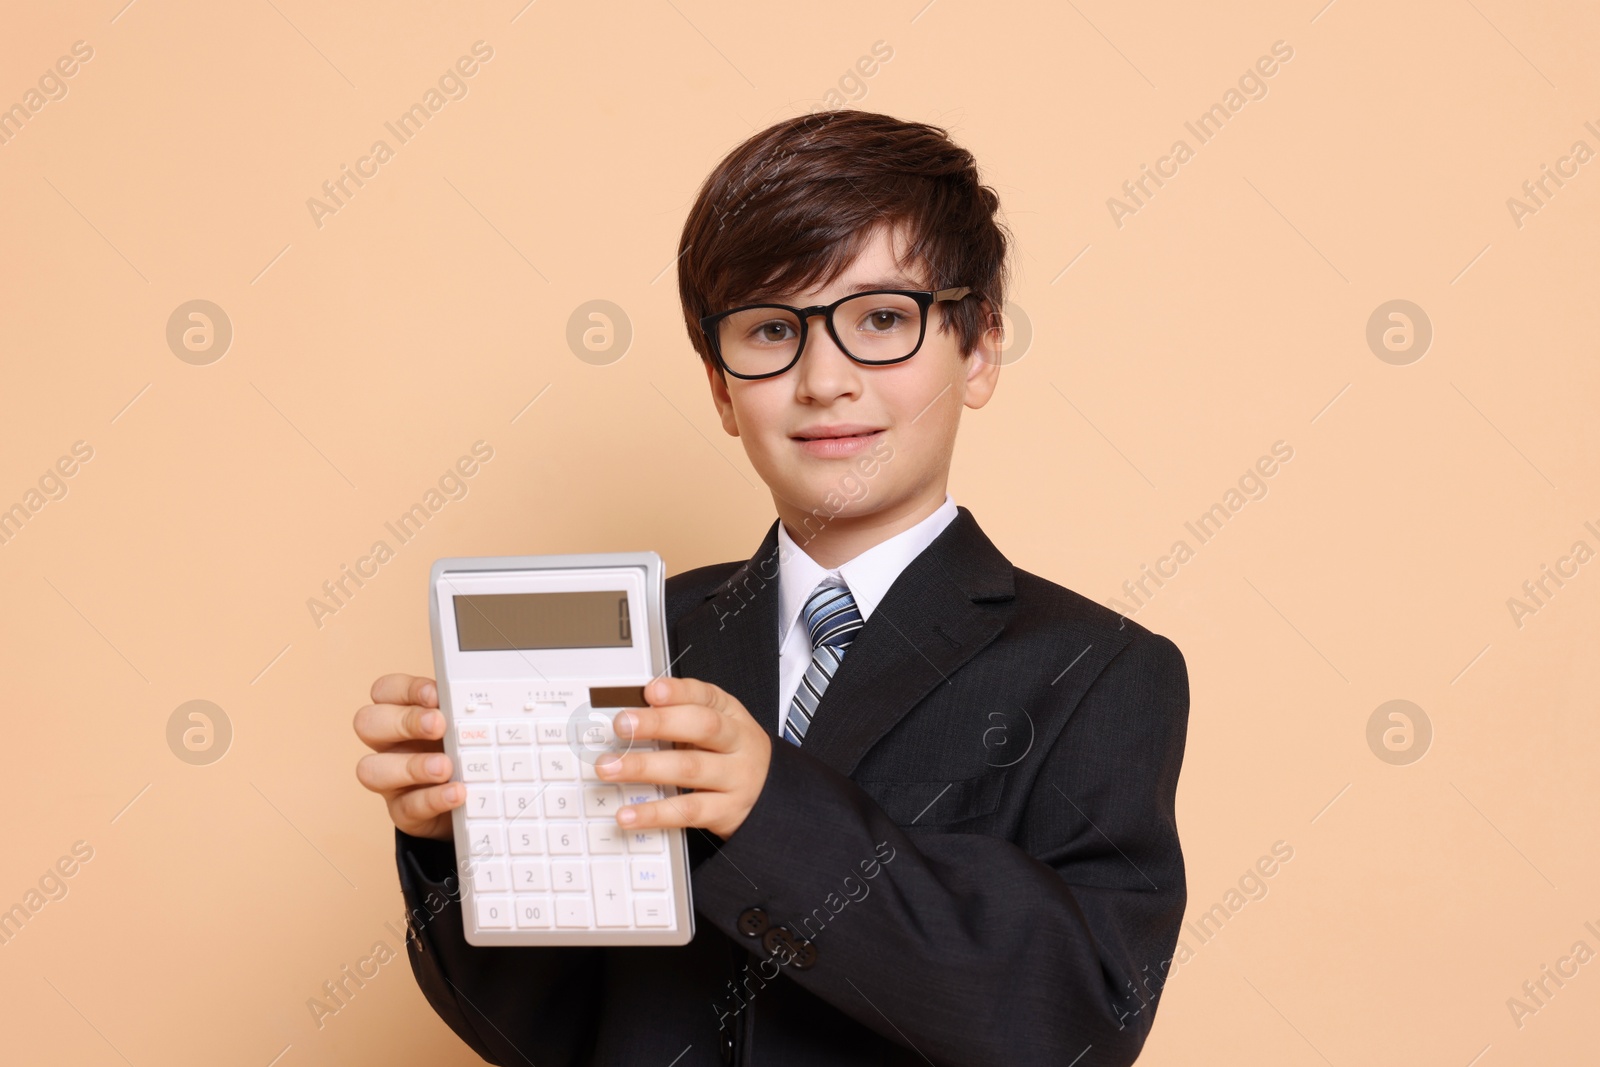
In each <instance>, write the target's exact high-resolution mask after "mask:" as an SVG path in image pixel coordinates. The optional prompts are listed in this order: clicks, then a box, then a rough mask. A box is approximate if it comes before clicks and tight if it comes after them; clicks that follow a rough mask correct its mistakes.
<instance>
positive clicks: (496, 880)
mask: <svg viewBox="0 0 1600 1067" xmlns="http://www.w3.org/2000/svg"><path fill="white" fill-rule="evenodd" d="M472 888H473V889H474V890H476V891H477V892H479V893H504V892H505V891H506V890H507V889H510V888H511V875H510V873H509V872H508V871H507V870H506V865H505V862H504V861H503V860H478V861H477V862H475V863H474V864H473V865H472Z"/></svg>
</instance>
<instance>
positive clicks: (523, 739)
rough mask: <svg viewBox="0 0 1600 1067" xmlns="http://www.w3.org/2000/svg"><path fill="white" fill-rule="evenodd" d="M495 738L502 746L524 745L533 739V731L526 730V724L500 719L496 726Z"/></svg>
mask: <svg viewBox="0 0 1600 1067" xmlns="http://www.w3.org/2000/svg"><path fill="white" fill-rule="evenodd" d="M495 736H496V737H498V738H499V739H500V743H501V744H502V745H526V744H530V743H531V741H532V738H533V731H532V730H530V729H528V724H527V723H525V722H518V721H517V720H516V719H502V720H500V722H499V723H497V724H496V731H495Z"/></svg>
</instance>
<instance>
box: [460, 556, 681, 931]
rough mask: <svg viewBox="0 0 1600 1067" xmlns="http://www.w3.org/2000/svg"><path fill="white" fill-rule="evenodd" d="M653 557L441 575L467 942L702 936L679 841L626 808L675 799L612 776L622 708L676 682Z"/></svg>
mask: <svg viewBox="0 0 1600 1067" xmlns="http://www.w3.org/2000/svg"><path fill="white" fill-rule="evenodd" d="M665 584H666V583H665V576H664V574H663V569H662V563H661V557H660V556H658V555H657V554H656V553H654V552H611V553H600V554H591V555H559V556H494V557H478V558H454V559H441V560H437V561H435V562H434V564H433V568H432V571H431V572H430V574H429V576H428V589H429V594H428V607H429V619H430V622H431V627H432V631H433V658H434V666H435V668H436V677H437V682H438V690H439V706H440V708H441V710H442V711H443V712H444V715H445V721H446V723H447V726H446V730H445V737H444V747H445V752H446V753H447V754H448V755H449V756H450V760H451V764H452V766H453V768H454V771H453V775H452V780H454V781H459V782H462V783H464V784H465V786H466V790H467V799H466V803H465V804H463V805H461V806H460V807H458V808H456V809H455V810H454V811H453V812H452V815H451V818H452V821H453V827H454V831H455V848H456V863H457V868H458V870H459V872H460V874H461V876H462V877H461V886H462V889H461V892H462V897H461V903H462V909H461V910H462V916H463V918H462V921H463V924H464V926H465V932H466V940H467V943H468V944H471V945H484V946H506V945H551V946H555V945H569V946H571V945H682V944H686V943H688V942H689V941H690V940H691V939H692V938H693V937H694V908H693V905H692V901H691V897H690V883H689V858H688V841H687V838H686V835H685V833H684V831H683V830H681V829H675V828H674V829H647V830H628V829H625V828H623V827H622V826H620V825H618V823H617V821H616V812H617V809H618V808H620V807H623V806H624V805H627V804H640V803H647V802H649V801H653V800H659V799H663V798H667V797H672V796H676V795H677V792H678V791H677V789H676V788H675V787H673V786H660V785H654V784H648V783H646V784H627V783H616V782H610V781H602V780H601V779H600V777H599V775H597V774H596V773H595V769H594V768H595V764H596V763H597V762H599V760H600V759H601V757H603V756H605V755H607V754H608V753H621V752H626V751H629V750H630V749H632V750H636V751H637V750H654V749H656V748H659V747H660V744H659V743H658V742H655V741H630V740H629V739H627V738H618V737H617V735H616V733H615V731H614V730H613V729H612V727H611V719H612V717H613V716H615V715H616V713H617V710H618V709H620V708H626V707H643V706H645V704H646V701H645V700H644V692H643V687H644V686H645V685H646V684H647V683H648V682H650V681H651V680H652V679H654V678H657V677H660V676H661V675H664V674H666V673H668V668H669V664H668V662H667V644H666V597H665Z"/></svg>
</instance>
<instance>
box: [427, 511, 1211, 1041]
mask: <svg viewBox="0 0 1600 1067" xmlns="http://www.w3.org/2000/svg"><path fill="white" fill-rule="evenodd" d="M776 551H777V523H776V522H774V523H773V525H772V527H771V528H769V529H768V531H767V535H766V538H765V539H764V540H763V541H762V544H761V547H760V548H759V549H758V550H757V551H756V553H755V555H754V556H752V557H751V559H750V560H749V561H747V562H744V563H725V564H717V565H715V566H710V567H701V568H699V569H697V570H692V571H689V572H687V573H684V574H679V575H676V576H674V577H672V578H670V579H668V581H667V615H668V621H669V627H670V631H671V633H670V639H669V647H670V654H671V656H672V658H673V662H674V668H673V673H674V674H676V675H678V676H680V677H694V678H701V679H704V680H707V681H710V682H713V683H715V684H716V685H719V686H721V687H722V688H723V689H725V690H727V691H728V692H729V693H731V694H733V695H734V696H735V697H737V698H739V700H741V701H742V702H743V703H744V705H745V707H746V708H748V709H749V711H750V713H751V714H752V715H753V716H754V717H755V718H756V719H757V721H759V722H761V723H762V724H763V725H764V726H765V727H766V729H767V730H768V732H769V733H771V734H772V735H773V737H774V742H773V751H772V763H771V768H770V770H769V772H768V776H767V781H766V783H765V785H764V787H763V788H762V791H761V794H760V796H759V797H758V799H757V800H756V803H755V806H754V807H753V808H752V809H751V811H750V814H749V816H748V817H747V818H746V820H745V821H744V823H743V825H741V826H740V827H739V829H738V830H737V831H736V832H735V833H734V834H733V835H732V836H731V837H730V838H728V840H727V841H725V842H724V841H721V840H719V839H718V838H716V837H714V836H713V835H711V834H708V833H706V832H704V831H701V830H691V831H689V834H690V841H691V849H690V853H691V855H690V862H691V867H692V881H693V888H694V904H695V910H696V913H697V915H696V935H695V938H694V940H693V941H692V942H691V943H690V944H688V945H686V946H683V947H681V948H660V947H649V948H540V949H533V948H477V947H473V946H471V945H468V944H467V943H466V941H465V940H464V938H463V936H462V923H461V912H460V905H459V900H458V899H457V898H456V897H455V896H453V894H452V893H451V890H452V889H453V888H455V883H454V882H453V881H451V880H449V879H450V876H452V875H453V874H454V872H455V859H454V852H453V850H452V846H451V845H450V843H449V842H438V841H424V840H420V839H417V838H413V837H410V836H409V835H406V834H404V833H400V832H399V831H396V833H397V860H398V863H399V868H400V884H401V886H402V888H403V890H404V893H405V896H406V901H407V906H408V908H410V909H411V910H412V921H413V925H414V927H415V928H416V933H417V936H416V937H415V938H414V939H409V940H408V949H409V956H410V960H411V965H412V970H413V972H414V973H415V975H416V978H417V981H418V983H419V984H420V985H421V987H422V991H423V993H424V994H425V995H426V996H427V998H428V1001H429V1003H431V1004H432V1005H433V1007H434V1010H436V1011H437V1012H438V1013H439V1015H440V1016H441V1017H442V1018H443V1019H444V1020H445V1022H447V1023H448V1024H449V1025H450V1027H451V1028H452V1029H454V1030H455V1032H456V1033H457V1034H459V1035H460V1036H461V1038H462V1040H464V1041H466V1042H467V1043H468V1044H469V1045H471V1046H472V1048H473V1049H475V1050H476V1051H477V1052H478V1053H479V1054H480V1055H482V1056H483V1057H484V1058H485V1059H486V1060H488V1061H490V1062H491V1063H496V1064H503V1065H512V1064H537V1065H538V1067H555V1065H558V1064H605V1065H613V1064H615V1065H627V1067H635V1065H641V1064H642V1065H647V1067H667V1065H668V1064H672V1065H673V1067H713V1065H719V1064H722V1063H725V1062H738V1063H741V1064H758V1065H760V1067H778V1065H790V1064H796V1065H798V1064H806V1065H812V1064H830V1065H831V1064H912V1063H916V1064H921V1063H927V1062H931V1063H934V1064H938V1065H945V1064H995V1065H1008V1067H1016V1065H1024V1064H1060V1065H1062V1067H1065V1065H1067V1064H1073V1065H1074V1067H1103V1065H1116V1064H1128V1063H1132V1062H1133V1060H1134V1059H1135V1057H1136V1056H1137V1055H1138V1053H1139V1049H1140V1048H1141V1046H1142V1045H1143V1043H1144V1040H1145V1037H1146V1035H1147V1034H1148V1033H1149V1030H1150V1024H1151V1020H1152V1017H1153V1016H1154V1014H1155V1005H1156V997H1157V995H1158V994H1159V993H1160V989H1161V985H1162V982H1163V981H1164V979H1165V975H1166V970H1167V968H1168V966H1169V965H1170V959H1171V956H1172V950H1173V947H1174V945H1175V943H1176V941H1177V936H1178V926H1179V922H1180V921H1181V919H1182V916H1183V910H1184V902H1185V896H1186V893H1185V884H1184V871H1183V856H1182V853H1181V851H1180V849H1179V844H1178V832H1177V826H1176V823H1175V820H1174V812H1173V800H1174V793H1175V791H1176V788H1177V783H1178V770H1179V767H1180V765H1181V763H1182V760H1183V748H1184V734H1185V729H1186V726H1187V721H1188V708H1189V691H1188V677H1187V673H1186V670H1185V666H1184V661H1183V656H1182V654H1181V653H1180V652H1179V651H1178V649H1177V647H1176V646H1175V645H1173V643H1172V642H1171V641H1169V640H1167V639H1166V638H1164V637H1161V636H1159V635H1157V634H1153V633H1151V632H1149V631H1148V630H1146V629H1144V628H1142V627H1140V626H1138V625H1137V624H1135V623H1133V622H1131V621H1129V620H1127V619H1124V618H1122V617H1120V616H1118V615H1117V614H1116V613H1114V612H1112V611H1110V610H1108V609H1106V608H1104V607H1101V606H1100V605H1098V604H1095V603H1093V602H1092V601H1089V600H1086V599H1084V598H1083V597H1081V596H1079V595H1078V594H1076V593H1074V592H1072V591H1070V590H1068V589H1064V588H1062V587H1061V586H1058V585H1055V584H1053V583H1051V582H1049V581H1046V580H1045V579H1043V578H1040V577H1037V576H1036V575H1033V574H1029V573H1027V572H1026V571H1022V570H1019V569H1016V568H1014V567H1013V566H1012V565H1011V564H1010V563H1009V562H1008V561H1007V560H1006V558H1005V557H1004V556H1003V555H1001V553H1000V552H999V550H998V549H996V548H995V546H994V545H993V544H992V543H991V542H990V541H989V539H988V538H987V537H986V536H984V533H983V531H982V530H980V529H979V527H978V524H977V522H976V521H975V520H974V519H973V517H972V514H971V513H970V512H969V511H968V510H967V509H966V508H960V509H959V510H958V513H957V518H956V519H954V520H953V521H952V522H951V523H950V524H949V525H948V526H947V527H946V528H945V529H944V530H943V531H942V532H941V533H940V534H939V536H938V537H937V538H936V539H935V540H934V541H933V542H932V544H930V545H929V546H928V548H927V549H926V550H925V551H923V552H922V554H921V555H919V556H917V557H916V558H915V559H914V560H913V561H912V562H911V563H910V564H909V565H907V567H906V568H905V570H904V571H903V572H902V573H901V574H900V576H899V577H898V578H897V579H896V580H895V582H894V584H893V585H892V586H891V587H890V588H889V590H888V592H887V594H886V595H885V596H884V599H883V601H882V603H880V604H879V605H878V607H877V609H876V610H875V611H874V612H873V615H872V618H871V619H870V620H868V622H867V624H866V626H865V627H864V628H863V629H862V630H861V631H860V633H858V634H857V635H856V639H855V642H854V643H853V644H852V645H851V646H850V651H849V654H848V655H846V656H845V658H844V662H843V665H842V666H841V667H840V669H839V671H838V673H837V675H836V676H835V677H834V679H833V681H832V682H831V684H830V685H829V686H828V689H827V691H826V693H825V694H824V696H823V699H822V702H821V704H820V705H819V707H818V709H817V713H816V715H815V717H814V718H813V720H812V723H811V726H810V728H809V731H808V733H807V736H806V741H805V744H804V746H802V747H798V748H797V747H796V746H794V745H792V744H790V743H789V742H787V741H784V740H781V739H779V738H778V737H777V733H778V727H779V724H778V721H777V701H778V639H777V633H778V623H777V612H778V580H777V577H778V563H777V560H778V557H777V554H776ZM674 1057H678V1058H677V1059H674Z"/></svg>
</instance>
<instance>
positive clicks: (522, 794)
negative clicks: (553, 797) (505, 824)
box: [503, 785, 544, 819]
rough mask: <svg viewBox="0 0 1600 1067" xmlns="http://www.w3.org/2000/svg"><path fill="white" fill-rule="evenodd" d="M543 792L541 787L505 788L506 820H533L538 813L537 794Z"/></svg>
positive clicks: (518, 786)
mask: <svg viewBox="0 0 1600 1067" xmlns="http://www.w3.org/2000/svg"><path fill="white" fill-rule="evenodd" d="M542 792H544V787H543V786H536V785H513V786H507V787H506V789H505V791H504V794H503V795H504V796H505V801H506V802H505V809H506V818H508V819H522V818H529V819H531V818H533V817H534V816H535V815H536V814H538V811H539V794H540V793H542Z"/></svg>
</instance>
